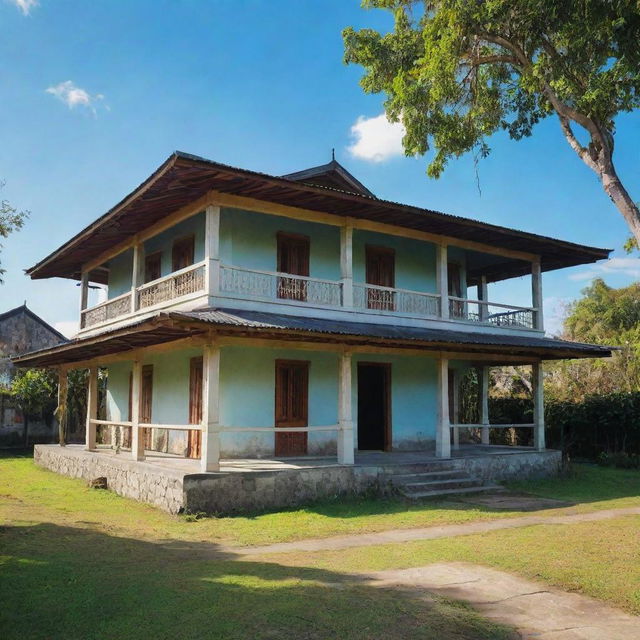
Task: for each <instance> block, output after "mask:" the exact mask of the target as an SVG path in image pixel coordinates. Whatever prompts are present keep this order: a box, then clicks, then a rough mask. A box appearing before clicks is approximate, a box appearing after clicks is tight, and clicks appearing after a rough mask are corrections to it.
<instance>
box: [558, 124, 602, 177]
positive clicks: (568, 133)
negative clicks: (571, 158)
mask: <svg viewBox="0 0 640 640" xmlns="http://www.w3.org/2000/svg"><path fill="white" fill-rule="evenodd" d="M558 119H559V120H560V126H561V127H562V132H563V133H564V136H565V138H566V139H567V142H568V143H569V146H570V147H571V148H572V149H573V150H574V151H575V152H576V153H577V154H578V157H579V158H580V159H581V160H582V161H583V162H584V163H585V164H586V165H587V166H588V167H589V168H591V169H593V171H595V172H596V173H599V171H598V167H597V165H596V163H595V162H594V161H593V159H592V158H591V154H590V153H589V150H588V149H587V148H586V147H583V146H582V145H581V144H580V142H579V141H578V139H577V138H576V137H575V135H574V133H573V130H572V129H571V123H570V122H569V119H568V118H566V117H565V116H563V115H560V114H558Z"/></svg>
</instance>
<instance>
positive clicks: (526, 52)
mask: <svg viewBox="0 0 640 640" xmlns="http://www.w3.org/2000/svg"><path fill="white" fill-rule="evenodd" d="M363 6H365V7H366V8H380V9H386V10H388V11H390V12H392V13H393V17H394V29H393V31H391V32H390V33H386V34H380V33H378V32H377V31H375V30H373V29H362V30H360V31H356V30H355V29H353V27H348V28H346V29H345V30H344V31H343V39H344V45H345V57H344V59H345V62H346V63H354V64H358V65H361V66H362V67H363V68H364V75H363V77H362V79H361V81H360V84H361V86H362V88H363V89H364V91H365V92H366V93H384V94H385V96H386V101H385V104H384V108H385V111H386V114H387V118H388V119H389V120H390V121H392V122H398V121H401V122H402V123H403V125H404V127H405V129H406V134H405V136H404V139H403V145H404V149H405V152H406V154H407V155H410V156H415V155H424V154H425V153H426V152H427V151H429V150H430V149H433V150H434V155H433V157H432V159H431V162H430V163H429V165H428V169H427V173H428V175H429V176H431V177H434V178H437V177H439V176H440V174H441V173H442V171H443V170H444V169H445V167H446V165H447V163H448V162H449V160H450V159H451V158H456V157H459V156H461V155H462V154H465V153H467V152H469V151H474V152H475V154H476V157H484V156H486V155H487V154H488V153H489V152H490V147H489V145H488V143H487V139H488V138H489V137H490V136H491V135H493V134H494V133H496V132H498V131H506V133H507V134H508V135H509V137H510V138H512V139H513V140H520V139H522V138H524V137H527V136H530V135H531V134H532V132H533V129H534V127H535V125H536V124H537V123H538V122H539V121H540V120H541V119H543V118H546V117H547V116H549V115H551V114H556V115H557V116H558V118H559V120H560V124H561V127H562V132H563V133H564V136H565V138H566V140H567V142H568V143H569V145H570V146H571V147H572V149H573V150H574V151H575V152H576V154H577V155H578V156H579V157H580V159H581V160H582V161H583V162H584V163H585V164H586V165H587V166H589V167H590V168H591V169H592V170H593V171H595V172H596V173H597V175H598V176H599V178H600V180H601V182H602V185H603V188H604V189H605V191H606V192H607V193H608V195H609V196H610V197H611V198H612V199H613V200H614V202H615V203H616V206H618V208H619V209H620V211H621V212H622V213H623V215H625V218H626V219H627V222H628V223H629V225H630V226H631V228H632V231H633V232H634V235H635V237H636V238H639V237H640V211H638V207H637V205H635V203H634V202H633V200H632V199H631V198H630V196H629V194H628V193H627V192H626V190H625V189H624V187H623V186H622V183H621V181H620V180H619V178H618V176H617V175H616V172H615V169H614V167H613V161H612V156H613V138H614V133H615V124H614V123H615V118H616V116H617V115H618V114H619V113H622V112H628V111H632V110H634V109H636V108H638V106H640V10H639V8H638V3H637V0H610V1H608V2H602V0H567V1H563V2H558V1H557V0H519V2H517V3H516V2H514V1H513V0H483V1H482V2H470V1H469V0H429V1H428V2H427V1H424V0H363ZM574 128H575V129H576V131H577V133H576V132H574ZM583 138H588V142H587V143H586V144H585V143H584V142H583V140H582V139H583ZM605 177H606V179H605ZM634 219H635V221H634Z"/></svg>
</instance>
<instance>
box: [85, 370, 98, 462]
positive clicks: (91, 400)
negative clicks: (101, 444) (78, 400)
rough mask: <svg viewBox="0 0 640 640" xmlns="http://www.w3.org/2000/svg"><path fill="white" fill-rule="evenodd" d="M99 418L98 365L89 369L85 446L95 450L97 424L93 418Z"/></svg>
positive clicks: (89, 449)
mask: <svg viewBox="0 0 640 640" xmlns="http://www.w3.org/2000/svg"><path fill="white" fill-rule="evenodd" d="M97 419H98V367H96V366H93V367H91V368H90V369H89V380H88V384H87V423H86V430H85V431H86V437H85V448H86V449H87V451H93V450H94V449H95V448H96V425H95V424H94V423H93V422H92V420H97Z"/></svg>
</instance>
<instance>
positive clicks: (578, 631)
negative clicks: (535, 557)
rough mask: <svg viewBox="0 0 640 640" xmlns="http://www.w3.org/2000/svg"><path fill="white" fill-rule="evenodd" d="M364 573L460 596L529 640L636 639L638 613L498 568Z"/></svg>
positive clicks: (374, 581) (395, 584) (378, 582)
mask: <svg viewBox="0 0 640 640" xmlns="http://www.w3.org/2000/svg"><path fill="white" fill-rule="evenodd" d="M366 575H367V577H368V578H369V580H370V584H371V585H374V586H379V587H385V588H398V589H402V590H404V591H406V590H407V589H408V590H411V591H413V592H414V593H416V592H417V593H418V594H423V593H424V595H425V596H428V595H429V594H436V595H441V596H446V597H448V598H452V599H455V600H464V601H466V602H468V603H469V604H470V605H471V606H472V607H473V608H474V609H476V610H477V611H478V612H479V613H481V614H482V615H484V616H486V617H487V618H489V619H491V620H495V621H496V622H502V623H504V624H509V625H512V626H514V627H516V628H517V629H518V631H519V632H520V634H521V636H522V638H523V639H527V640H529V639H531V640H533V638H544V639H545V640H640V618H638V617H636V616H632V615H630V614H627V613H624V612H622V611H619V610H617V609H614V608H613V607H610V606H608V605H606V604H604V603H602V602H599V601H598V600H594V599H593V598H589V597H587V596H582V595H578V594H576V593H567V592H565V591H561V590H560V589H556V588H554V587H550V586H547V585H544V584H541V583H537V582H533V581H531V580H525V579H524V578H518V577H516V576H513V575H511V574H509V573H505V572H504V571H498V570H496V569H489V568H486V567H480V566H476V565H471V564H466V563H462V562H460V563H458V562H447V563H436V564H431V565H428V566H426V567H417V568H414V569H402V570H392V571H379V572H376V573H371V574H366Z"/></svg>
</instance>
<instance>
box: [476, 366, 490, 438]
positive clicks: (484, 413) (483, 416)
mask: <svg viewBox="0 0 640 640" xmlns="http://www.w3.org/2000/svg"><path fill="white" fill-rule="evenodd" d="M477 375H478V402H479V404H480V424H482V425H487V426H483V427H482V444H490V442H489V367H478V369H477Z"/></svg>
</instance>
